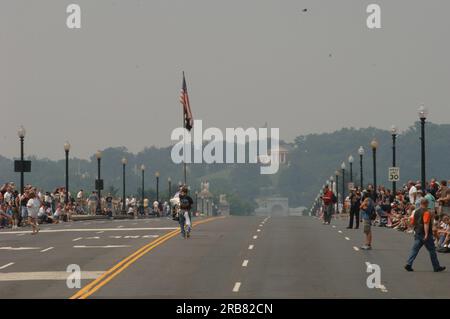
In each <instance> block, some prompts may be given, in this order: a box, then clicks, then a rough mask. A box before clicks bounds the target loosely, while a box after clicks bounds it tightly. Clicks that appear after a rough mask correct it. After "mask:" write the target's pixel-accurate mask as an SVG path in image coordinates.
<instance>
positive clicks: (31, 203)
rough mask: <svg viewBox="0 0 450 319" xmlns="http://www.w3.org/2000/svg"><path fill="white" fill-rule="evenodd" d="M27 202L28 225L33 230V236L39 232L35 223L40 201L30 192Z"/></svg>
mask: <svg viewBox="0 0 450 319" xmlns="http://www.w3.org/2000/svg"><path fill="white" fill-rule="evenodd" d="M29 198H30V199H29V200H28V202H27V210H28V223H29V224H30V225H31V227H32V228H33V232H32V235H35V234H37V233H38V232H39V226H38V222H37V217H38V213H39V208H40V206H41V202H40V200H39V199H38V198H37V196H36V193H35V192H33V191H32V192H30V195H29Z"/></svg>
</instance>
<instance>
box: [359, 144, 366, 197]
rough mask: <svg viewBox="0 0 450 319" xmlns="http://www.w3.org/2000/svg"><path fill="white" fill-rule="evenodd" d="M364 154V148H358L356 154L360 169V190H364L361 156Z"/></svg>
mask: <svg viewBox="0 0 450 319" xmlns="http://www.w3.org/2000/svg"><path fill="white" fill-rule="evenodd" d="M364 153H365V151H364V147H362V146H360V147H359V149H358V154H359V169H360V172H359V175H360V176H359V178H360V184H361V185H360V186H361V189H363V188H364V184H363V156H364Z"/></svg>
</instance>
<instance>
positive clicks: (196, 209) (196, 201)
mask: <svg viewBox="0 0 450 319" xmlns="http://www.w3.org/2000/svg"><path fill="white" fill-rule="evenodd" d="M195 212H196V213H197V212H198V192H197V191H195Z"/></svg>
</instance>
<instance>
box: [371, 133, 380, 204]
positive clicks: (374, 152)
mask: <svg viewBox="0 0 450 319" xmlns="http://www.w3.org/2000/svg"><path fill="white" fill-rule="evenodd" d="M378 146H379V144H378V141H377V139H376V138H373V140H372V142H370V147H371V148H372V158H373V189H374V194H373V196H374V197H373V198H374V199H376V196H377V148H378Z"/></svg>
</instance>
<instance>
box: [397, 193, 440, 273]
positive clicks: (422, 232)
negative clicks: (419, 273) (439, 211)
mask: <svg viewBox="0 0 450 319" xmlns="http://www.w3.org/2000/svg"><path fill="white" fill-rule="evenodd" d="M432 217H433V216H432V214H431V213H430V212H429V210H428V200H427V199H426V198H422V200H421V202H420V208H419V209H416V210H415V211H414V212H413V214H412V215H411V224H412V225H413V226H414V245H413V247H412V250H411V254H410V256H409V258H408V261H407V264H406V266H405V269H406V270H407V271H413V268H412V264H413V262H414V260H415V259H416V257H417V254H418V253H419V251H420V248H422V246H423V245H425V248H426V249H427V250H428V252H429V254H430V258H431V263H432V265H433V269H434V271H435V272H440V271H443V270H445V267H442V266H440V265H439V260H438V259H437V255H436V248H435V246H434V240H433V231H432V225H433V223H432Z"/></svg>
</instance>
